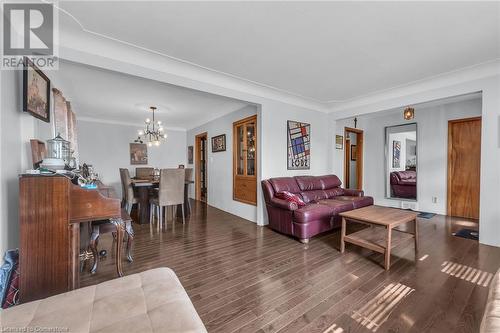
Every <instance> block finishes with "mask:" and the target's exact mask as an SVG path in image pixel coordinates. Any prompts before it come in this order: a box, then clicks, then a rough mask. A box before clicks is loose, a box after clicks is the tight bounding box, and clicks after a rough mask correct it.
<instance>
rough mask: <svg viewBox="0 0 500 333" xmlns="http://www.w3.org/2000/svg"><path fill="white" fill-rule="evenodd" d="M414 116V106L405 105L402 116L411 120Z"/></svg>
mask: <svg viewBox="0 0 500 333" xmlns="http://www.w3.org/2000/svg"><path fill="white" fill-rule="evenodd" d="M414 117H415V109H414V108H412V107H407V108H406V109H405V110H404V111H403V118H405V120H412V119H413V118H414Z"/></svg>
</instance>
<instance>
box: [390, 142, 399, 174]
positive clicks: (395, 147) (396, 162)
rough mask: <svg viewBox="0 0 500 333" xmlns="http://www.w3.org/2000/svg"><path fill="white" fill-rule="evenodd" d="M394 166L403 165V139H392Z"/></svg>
mask: <svg viewBox="0 0 500 333" xmlns="http://www.w3.org/2000/svg"><path fill="white" fill-rule="evenodd" d="M392 167H393V168H394V169H396V168H400V167H401V141H396V140H394V141H392Z"/></svg>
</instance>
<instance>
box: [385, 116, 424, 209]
mask: <svg viewBox="0 0 500 333" xmlns="http://www.w3.org/2000/svg"><path fill="white" fill-rule="evenodd" d="M385 173H386V175H385V176H386V177H385V179H386V192H385V193H386V197H387V198H390V199H403V200H417V124H416V123H411V124H404V125H397V126H389V127H386V128H385Z"/></svg>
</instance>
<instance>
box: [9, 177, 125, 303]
mask: <svg viewBox="0 0 500 333" xmlns="http://www.w3.org/2000/svg"><path fill="white" fill-rule="evenodd" d="M19 187H20V193H19V196H20V199H19V215H20V216H19V220H20V232H21V234H20V240H21V242H20V243H21V244H20V249H19V252H20V258H19V264H20V300H21V302H23V303H25V302H29V301H32V300H36V299H40V298H45V297H48V296H52V295H55V294H59V293H62V292H66V291H69V290H72V289H76V288H78V287H79V254H80V224H81V223H82V222H90V221H95V220H105V219H111V220H113V221H114V223H115V225H116V226H117V233H118V236H119V237H118V238H119V240H121V239H122V237H123V231H124V225H123V221H122V219H121V217H122V216H121V214H122V211H121V202H120V200H119V199H115V198H110V197H106V196H105V195H103V193H102V192H100V191H99V190H96V189H94V190H92V189H84V188H81V187H80V186H77V185H74V184H73V183H72V182H71V180H70V179H69V178H67V177H65V176H61V175H53V176H45V175H22V176H20V178H19ZM118 244H121V243H120V242H118ZM117 248H118V249H120V248H121V246H117ZM118 251H119V250H118ZM118 254H119V253H118ZM117 258H121V257H120V256H117ZM119 274H121V272H120V271H119Z"/></svg>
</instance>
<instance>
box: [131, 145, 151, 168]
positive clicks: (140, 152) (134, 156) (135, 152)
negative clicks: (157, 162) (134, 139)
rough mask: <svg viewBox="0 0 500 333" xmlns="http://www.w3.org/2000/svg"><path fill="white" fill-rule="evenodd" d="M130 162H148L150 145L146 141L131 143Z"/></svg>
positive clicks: (133, 163) (135, 163)
mask: <svg viewBox="0 0 500 333" xmlns="http://www.w3.org/2000/svg"><path fill="white" fill-rule="evenodd" d="M130 164H132V165H137V164H148V146H147V145H146V144H145V143H131V144H130Z"/></svg>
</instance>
